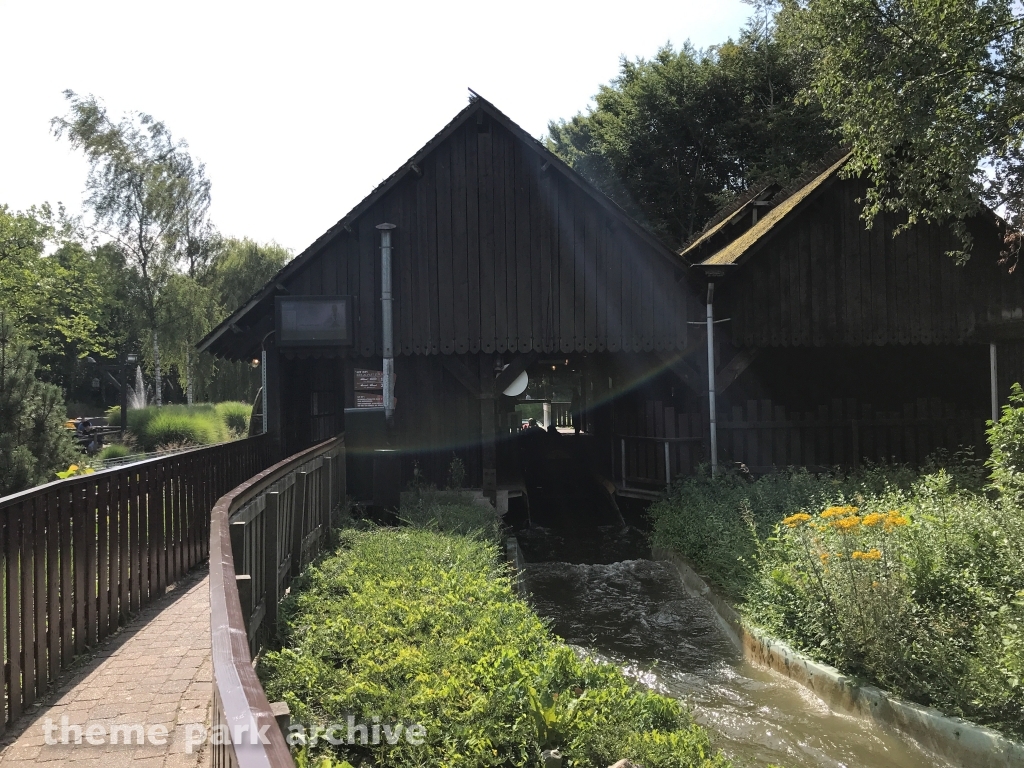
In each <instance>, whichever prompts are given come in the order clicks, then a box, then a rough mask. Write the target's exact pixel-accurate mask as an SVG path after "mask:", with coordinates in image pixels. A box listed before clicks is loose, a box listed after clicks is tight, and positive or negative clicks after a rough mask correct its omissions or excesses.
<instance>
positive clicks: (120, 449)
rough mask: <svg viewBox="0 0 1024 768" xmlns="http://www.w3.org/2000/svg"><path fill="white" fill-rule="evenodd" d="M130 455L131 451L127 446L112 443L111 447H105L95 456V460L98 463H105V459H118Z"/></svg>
mask: <svg viewBox="0 0 1024 768" xmlns="http://www.w3.org/2000/svg"><path fill="white" fill-rule="evenodd" d="M130 455H131V449H130V448H129V447H128V446H127V445H121V444H120V443H114V444H112V445H108V446H106V447H105V448H104V449H103V450H102V451H100V452H99V453H98V454H96V459H97V460H98V461H105V460H107V459H120V458H123V457H125V456H130Z"/></svg>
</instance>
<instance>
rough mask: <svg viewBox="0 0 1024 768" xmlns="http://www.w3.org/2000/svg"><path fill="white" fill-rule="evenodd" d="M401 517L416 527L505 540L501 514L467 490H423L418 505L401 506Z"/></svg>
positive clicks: (417, 501)
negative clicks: (471, 497)
mask: <svg viewBox="0 0 1024 768" xmlns="http://www.w3.org/2000/svg"><path fill="white" fill-rule="evenodd" d="M399 518H400V519H401V520H402V521H403V522H405V523H407V524H408V525H411V526H413V527H416V528H424V529H427V530H434V531H440V532H443V533H457V534H461V535H464V536H477V537H482V538H485V539H489V540H491V541H495V542H496V541H499V540H500V539H501V521H500V519H499V518H498V515H497V513H496V512H495V511H494V510H493V509H488V508H486V507H484V506H483V505H482V504H477V503H474V502H473V501H470V500H469V499H467V498H466V495H465V494H463V493H458V492H452V491H424V492H421V493H420V494H419V495H418V497H417V499H416V503H415V504H413V505H411V506H405V507H403V508H402V509H401V511H400V512H399Z"/></svg>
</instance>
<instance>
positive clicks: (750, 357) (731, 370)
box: [715, 348, 760, 392]
mask: <svg viewBox="0 0 1024 768" xmlns="http://www.w3.org/2000/svg"><path fill="white" fill-rule="evenodd" d="M759 354H760V350H759V349H756V348H753V349H743V350H740V351H739V352H738V353H737V354H736V355H734V356H733V358H732V360H730V361H729V362H728V363H726V364H725V366H724V367H723V368H722V369H721V370H720V371H719V372H718V373H717V374H716V376H715V380H716V384H715V390H716V391H717V392H725V390H727V389H728V388H729V387H730V386H731V385H732V384H733V383H734V382H735V381H736V379H738V378H739V377H740V374H742V373H743V372H744V371H745V370H747V368H749V367H750V364H751V363H752V362H754V360H755V359H757V356H758V355H759Z"/></svg>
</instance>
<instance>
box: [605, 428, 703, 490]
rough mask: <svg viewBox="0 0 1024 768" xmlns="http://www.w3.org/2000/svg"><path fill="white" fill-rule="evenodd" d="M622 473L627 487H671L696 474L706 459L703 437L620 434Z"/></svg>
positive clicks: (623, 483)
mask: <svg viewBox="0 0 1024 768" xmlns="http://www.w3.org/2000/svg"><path fill="white" fill-rule="evenodd" d="M615 441H616V443H617V445H618V456H617V459H618V462H617V463H618V467H617V469H618V472H617V473H616V477H617V478H618V480H619V482H620V483H621V485H622V487H623V488H626V487H628V486H629V485H630V484H632V485H644V486H649V485H659V486H660V485H665V486H667V485H671V484H672V480H673V479H674V478H676V477H679V476H680V475H692V474H693V473H694V470H695V468H696V466H697V464H698V463H699V462H700V459H701V458H702V457H703V447H702V443H703V440H702V438H700V437H647V436H644V435H616V436H615Z"/></svg>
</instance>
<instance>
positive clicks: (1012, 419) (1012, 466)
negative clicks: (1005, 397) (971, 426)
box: [987, 384, 1024, 504]
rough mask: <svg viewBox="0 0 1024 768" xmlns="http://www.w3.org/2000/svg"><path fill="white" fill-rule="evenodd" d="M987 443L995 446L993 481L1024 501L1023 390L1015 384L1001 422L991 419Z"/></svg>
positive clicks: (991, 457)
mask: <svg viewBox="0 0 1024 768" xmlns="http://www.w3.org/2000/svg"><path fill="white" fill-rule="evenodd" d="M988 444H989V446H991V448H992V453H991V454H990V455H989V459H988V462H987V465H988V467H989V469H991V470H992V476H991V477H992V484H993V485H994V486H995V487H996V488H997V489H999V491H1000V492H1001V493H1002V494H1003V496H1004V497H1008V498H1012V499H1013V500H1014V501H1015V502H1016V503H1018V504H1019V503H1021V502H1022V501H1024V390H1022V389H1021V386H1020V384H1014V385H1013V387H1012V388H1011V390H1010V398H1009V402H1008V403H1007V404H1006V405H1004V406H1003V413H1002V415H1001V416H1000V418H999V421H996V422H994V423H993V422H990V423H989V429H988Z"/></svg>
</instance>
